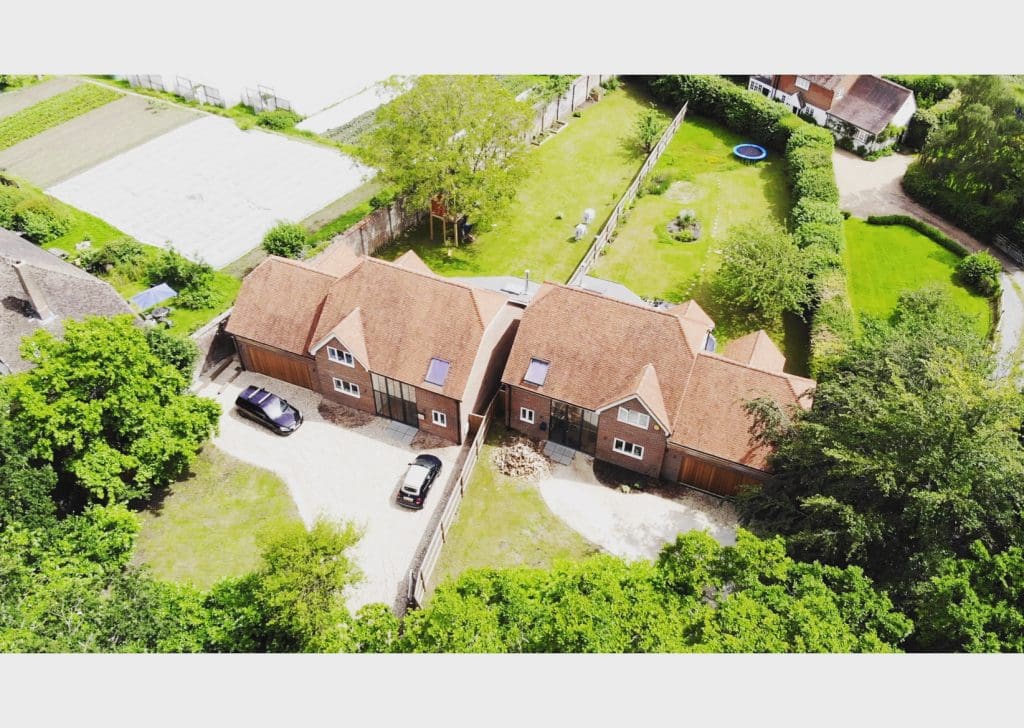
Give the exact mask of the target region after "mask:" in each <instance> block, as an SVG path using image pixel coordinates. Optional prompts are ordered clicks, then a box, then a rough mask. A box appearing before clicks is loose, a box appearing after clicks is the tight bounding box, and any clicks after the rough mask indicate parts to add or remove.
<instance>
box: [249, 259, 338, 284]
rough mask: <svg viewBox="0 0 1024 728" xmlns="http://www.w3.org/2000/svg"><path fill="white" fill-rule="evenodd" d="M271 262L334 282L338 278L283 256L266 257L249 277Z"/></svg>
mask: <svg viewBox="0 0 1024 728" xmlns="http://www.w3.org/2000/svg"><path fill="white" fill-rule="evenodd" d="M271 262H274V263H287V264H288V265H290V266H294V267H295V268H300V269H302V270H305V271H309V272H310V273H317V274H319V275H322V276H325V277H327V278H332V279H334V280H337V279H338V278H339V276H335V275H331V274H330V273H328V272H326V271H322V270H320V269H319V268H314V267H313V266H311V265H309V264H307V263H306V262H305V261H302V260H295V259H293V258H285V257H284V256H281V255H268V256H267V257H266V258H264V259H263V260H261V261H260V263H259V265H257V266H256V267H255V268H253V269H252V270H251V271H250V272H249V275H252V274H253V273H254V272H256V271H257V270H258V269H260V268H262V267H263V266H264V265H267V264H268V263H271ZM248 277H249V276H246V278H248Z"/></svg>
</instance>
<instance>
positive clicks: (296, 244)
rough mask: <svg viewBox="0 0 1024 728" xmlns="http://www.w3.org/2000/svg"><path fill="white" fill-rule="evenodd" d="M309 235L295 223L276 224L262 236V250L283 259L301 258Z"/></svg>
mask: <svg viewBox="0 0 1024 728" xmlns="http://www.w3.org/2000/svg"><path fill="white" fill-rule="evenodd" d="M308 237H309V234H308V233H307V232H306V228H304V227H303V226H302V225H300V224H299V223H297V222H283V221H282V222H278V223H277V224H276V225H274V227H272V228H270V230H268V231H267V234H266V235H264V236H263V249H264V250H265V251H267V252H268V253H269V254H270V255H280V256H282V257H284V258H298V257H301V255H302V251H303V249H304V248H305V247H306V242H307V239H308Z"/></svg>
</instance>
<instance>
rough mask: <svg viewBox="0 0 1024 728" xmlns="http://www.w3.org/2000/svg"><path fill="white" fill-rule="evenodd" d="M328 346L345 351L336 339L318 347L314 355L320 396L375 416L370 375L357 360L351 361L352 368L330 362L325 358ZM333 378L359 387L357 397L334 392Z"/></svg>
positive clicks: (375, 410)
mask: <svg viewBox="0 0 1024 728" xmlns="http://www.w3.org/2000/svg"><path fill="white" fill-rule="evenodd" d="M328 346H330V347H333V348H335V349H340V350H341V351H347V350H346V349H345V347H344V346H342V345H341V344H340V343H339V342H338V341H337V340H336V339H332V340H331V341H329V342H327V344H326V345H325V346H322V347H320V351H318V352H317V353H316V374H317V385H318V386H319V392H320V394H322V395H323V396H324V398H325V399H329V400H332V401H334V402H338V403H339V404H343V405H345V406H347V407H352V408H353V409H357V410H362V411H363V412H370V413H372V414H376V412H377V408H376V406H375V405H374V403H373V382H372V381H371V380H370V373H369V372H368V371H367V370H366V369H365V368H364V367H363V365H362V364H360V363H359V360H358V359H353V362H354V363H355V366H352V367H350V366H348V365H347V364H341V363H340V362H335V361H331V360H330V358H329V357H328V356H327V347H328ZM334 377H337V378H338V379H343V380H344V381H346V382H352V383H353V384H357V385H359V397H353V396H351V395H349V394H345V393H344V392H339V391H337V390H335V389H334V381H333V378H334Z"/></svg>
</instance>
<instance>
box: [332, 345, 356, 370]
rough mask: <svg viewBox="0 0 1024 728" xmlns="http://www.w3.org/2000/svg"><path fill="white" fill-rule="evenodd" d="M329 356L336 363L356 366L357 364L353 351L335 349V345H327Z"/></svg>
mask: <svg viewBox="0 0 1024 728" xmlns="http://www.w3.org/2000/svg"><path fill="white" fill-rule="evenodd" d="M327 358H328V359H330V360H331V361H333V362H334V363H335V364H344V365H345V366H347V367H355V365H356V360H355V357H354V356H352V353H351V352H348V351H342V350H341V349H335V348H334V347H333V346H328V347H327Z"/></svg>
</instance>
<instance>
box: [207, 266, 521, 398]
mask: <svg viewBox="0 0 1024 728" xmlns="http://www.w3.org/2000/svg"><path fill="white" fill-rule="evenodd" d="M337 247H339V248H340V247H341V246H337ZM413 255H414V254H413ZM403 258H405V260H404V264H403V265H398V264H396V263H389V262H386V261H383V260H378V259H376V258H363V257H353V256H352V255H350V254H349V253H345V252H344V251H340V252H334V253H332V255H330V256H328V257H326V258H320V259H318V260H317V264H318V267H319V266H320V265H323V266H325V267H326V269H327V270H328V271H332V272H333V271H344V272H342V273H340V274H338V275H333V274H328V273H326V272H322V270H314V269H313V268H311V267H310V266H307V265H305V264H302V263H296V262H295V261H289V260H286V259H283V258H275V257H271V258H268V259H267V260H265V261H264V262H263V263H261V264H260V265H259V266H257V267H256V269H255V270H254V271H253V272H252V273H250V274H249V276H247V277H246V279H245V281H244V282H243V284H242V290H241V292H240V293H239V296H238V301H237V302H236V304H235V310H234V312H233V313H232V315H231V318H230V320H229V323H228V327H227V330H228V331H229V333H232V334H235V335H238V336H242V337H245V338H248V339H252V340H254V341H258V342H261V343H265V344H269V345H270V346H274V347H276V348H279V349H284V350H285V351H289V352H291V353H294V354H300V355H304V356H308V355H309V354H310V349H311V348H314V347H316V346H318V345H322V344H323V343H325V342H326V341H327V340H328V339H329V338H330V337H331V335H332V332H333V333H336V334H337V335H338V337H339V340H340V341H342V343H343V344H344V345H345V346H346V347H347V348H349V349H350V351H352V353H353V355H354V356H356V358H357V359H364V360H365V359H368V360H369V363H370V365H371V367H370V368H371V370H372V371H374V372H376V373H378V374H382V375H384V376H387V377H391V378H394V379H398V380H400V381H403V382H407V383H409V384H413V385H415V386H417V387H421V388H423V389H427V390H431V391H435V392H438V393H440V394H444V395H446V396H449V397H453V398H455V399H461V398H462V395H463V393H464V391H465V388H466V385H467V382H468V379H469V374H470V370H471V369H472V367H473V363H474V361H475V360H476V356H477V352H478V349H479V346H480V340H481V337H482V336H483V332H484V330H485V329H486V327H487V326H488V325H489V324H490V323H491V321H493V320H494V317H495V316H496V315H497V314H498V312H499V311H500V310H501V308H502V307H503V306H504V305H505V299H504V297H503V296H500V295H499V294H497V293H492V292H490V291H481V290H478V289H474V288H471V287H469V286H466V285H463V284H461V283H457V282H454V281H450V280H447V279H444V278H440V277H438V276H436V275H434V274H433V273H429V272H422V271H421V270H415V269H416V268H419V266H417V265H416V263H415V261H413V260H412V258H409V257H406V256H403ZM416 260H419V259H418V258H417V259H416ZM420 264H422V261H420ZM423 268H426V266H425V265H424V266H423ZM427 270H429V269H427ZM432 357H437V358H440V359H445V360H447V361H450V362H451V368H450V370H449V372H448V377H447V379H446V380H445V383H444V385H443V386H437V385H434V384H429V383H427V382H426V381H425V379H424V378H425V377H426V374H427V367H428V366H429V364H430V359H431V358H432Z"/></svg>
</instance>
